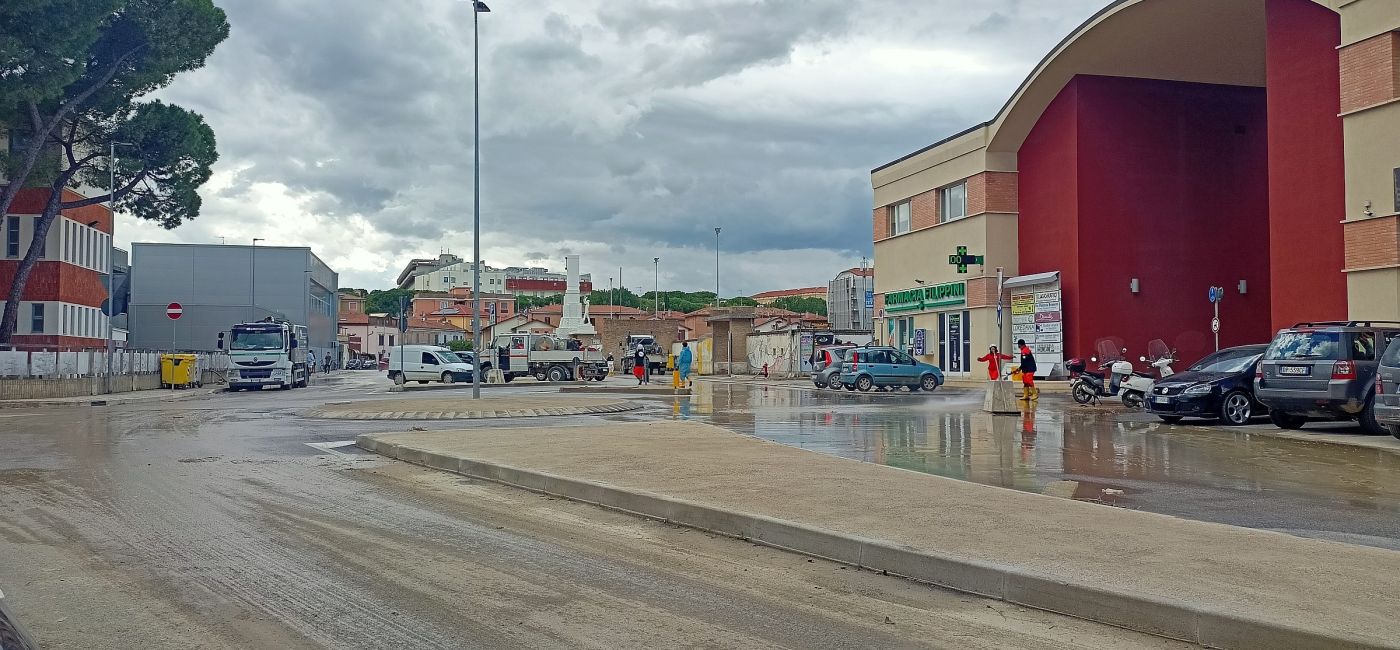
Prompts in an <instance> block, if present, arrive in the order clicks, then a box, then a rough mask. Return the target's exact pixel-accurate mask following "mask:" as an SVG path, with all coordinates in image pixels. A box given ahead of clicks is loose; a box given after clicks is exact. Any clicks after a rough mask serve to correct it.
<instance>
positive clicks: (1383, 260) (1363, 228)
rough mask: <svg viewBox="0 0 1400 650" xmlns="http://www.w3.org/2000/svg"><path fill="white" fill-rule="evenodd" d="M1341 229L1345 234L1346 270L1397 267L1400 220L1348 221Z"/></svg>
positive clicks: (1398, 262) (1398, 260)
mask: <svg viewBox="0 0 1400 650" xmlns="http://www.w3.org/2000/svg"><path fill="white" fill-rule="evenodd" d="M1342 228H1343V230H1344V231H1345V233H1346V268H1348V269H1370V268H1376V267H1384V266H1395V265H1400V217H1395V216H1389V217H1376V218H1374V219H1366V220H1364V221H1348V222H1346V223H1345V224H1343V226H1342Z"/></svg>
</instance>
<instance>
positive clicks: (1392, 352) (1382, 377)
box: [1375, 339, 1400, 438]
mask: <svg viewBox="0 0 1400 650" xmlns="http://www.w3.org/2000/svg"><path fill="white" fill-rule="evenodd" d="M1397 341H1400V339H1397ZM1376 374H1377V378H1376V396H1375V414H1376V423H1377V424H1379V425H1381V426H1382V427H1385V428H1386V430H1388V431H1390V435H1392V436H1395V437H1396V438H1400V343H1397V342H1396V341H1391V342H1390V345H1387V346H1386V347H1385V352H1384V353H1383V354H1381V360H1380V365H1379V366H1378V368H1377V370H1376Z"/></svg>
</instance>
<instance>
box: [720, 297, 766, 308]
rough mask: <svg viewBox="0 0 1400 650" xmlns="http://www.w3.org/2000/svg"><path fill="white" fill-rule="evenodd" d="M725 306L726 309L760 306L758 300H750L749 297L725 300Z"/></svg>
mask: <svg viewBox="0 0 1400 650" xmlns="http://www.w3.org/2000/svg"><path fill="white" fill-rule="evenodd" d="M724 306H726V307H757V306H758V301H757V300H754V299H753V298H750V297H748V296H739V297H737V298H725V299H724Z"/></svg>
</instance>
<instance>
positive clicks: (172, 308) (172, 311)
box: [165, 302, 185, 320]
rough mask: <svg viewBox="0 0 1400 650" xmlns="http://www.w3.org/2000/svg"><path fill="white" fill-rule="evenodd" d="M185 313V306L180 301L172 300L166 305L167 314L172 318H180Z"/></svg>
mask: <svg viewBox="0 0 1400 650" xmlns="http://www.w3.org/2000/svg"><path fill="white" fill-rule="evenodd" d="M184 314H185V308H184V307H181V306H180V303H178V302H172V303H170V304H168V305H166V306H165V315H166V317H167V318H169V319H170V320H180V317H181V316H183V315H184Z"/></svg>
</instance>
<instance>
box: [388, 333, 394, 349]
mask: <svg viewBox="0 0 1400 650" xmlns="http://www.w3.org/2000/svg"><path fill="white" fill-rule="evenodd" d="M389 347H391V348H392V347H394V335H393V334H390V335H389Z"/></svg>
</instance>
